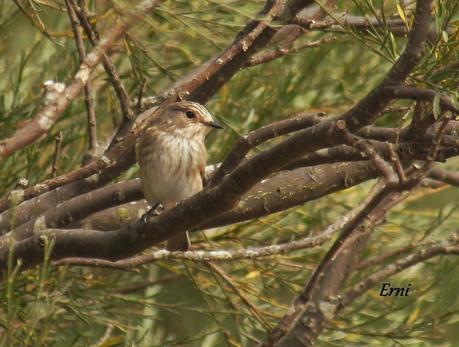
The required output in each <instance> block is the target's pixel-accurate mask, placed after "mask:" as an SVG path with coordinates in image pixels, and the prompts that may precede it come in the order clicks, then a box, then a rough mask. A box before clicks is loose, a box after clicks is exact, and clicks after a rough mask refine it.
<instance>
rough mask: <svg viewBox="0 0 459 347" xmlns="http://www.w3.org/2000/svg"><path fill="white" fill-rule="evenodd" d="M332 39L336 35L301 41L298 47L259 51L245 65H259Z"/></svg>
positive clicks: (333, 39) (334, 38) (334, 39)
mask: <svg viewBox="0 0 459 347" xmlns="http://www.w3.org/2000/svg"><path fill="white" fill-rule="evenodd" d="M333 41H336V36H327V37H324V38H322V39H320V40H317V41H312V42H306V43H303V44H302V45H300V46H298V47H291V48H281V47H279V48H278V49H276V50H273V51H268V52H264V53H260V54H258V55H256V56H254V57H252V58H250V59H249V60H248V61H247V63H246V65H245V66H246V67H252V66H257V65H261V64H266V63H268V62H270V61H273V60H275V59H277V58H280V57H283V56H286V55H290V54H295V53H298V52H299V51H302V50H303V49H306V48H314V47H319V46H321V45H322V44H324V43H329V42H333Z"/></svg>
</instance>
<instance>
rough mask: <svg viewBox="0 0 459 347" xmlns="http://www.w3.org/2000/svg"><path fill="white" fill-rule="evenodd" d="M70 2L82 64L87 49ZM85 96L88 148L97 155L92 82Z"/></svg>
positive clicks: (88, 84)
mask: <svg viewBox="0 0 459 347" xmlns="http://www.w3.org/2000/svg"><path fill="white" fill-rule="evenodd" d="M70 1H71V0H65V5H66V7H67V12H68V15H69V18H70V24H71V25H72V31H73V36H74V37H75V44H76V47H77V50H78V57H79V59H80V64H81V63H83V61H84V60H85V59H86V49H85V47H84V43H83V38H82V36H81V32H80V29H79V25H80V22H79V21H78V17H77V15H76V13H75V10H74V8H73V7H72V4H71V2H70ZM84 94H85V103H86V113H87V122H88V137H89V141H88V147H89V152H90V154H91V155H95V152H96V150H97V147H98V146H99V144H98V142H97V121H96V111H95V108H94V97H93V93H92V84H91V81H88V82H87V83H86V85H85V86H84Z"/></svg>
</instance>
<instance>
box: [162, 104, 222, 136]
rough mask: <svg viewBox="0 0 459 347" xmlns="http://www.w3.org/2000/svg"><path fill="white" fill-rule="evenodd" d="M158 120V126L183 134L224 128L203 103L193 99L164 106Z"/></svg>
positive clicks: (201, 133)
mask: <svg viewBox="0 0 459 347" xmlns="http://www.w3.org/2000/svg"><path fill="white" fill-rule="evenodd" d="M157 120H158V124H157V126H160V127H161V128H162V129H163V130H166V131H178V132H180V133H181V134H182V135H183V136H197V135H206V134H207V133H208V132H209V131H210V130H211V129H212V128H215V129H222V128H223V127H222V126H221V125H220V124H218V123H217V122H216V121H215V120H214V118H213V117H212V115H211V114H210V112H209V111H208V110H207V109H206V108H205V107H204V106H203V105H201V104H198V103H196V102H192V101H180V102H174V103H171V104H168V105H166V106H164V108H162V109H161V111H160V113H159V115H158V119H157Z"/></svg>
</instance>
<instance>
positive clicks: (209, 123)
mask: <svg viewBox="0 0 459 347" xmlns="http://www.w3.org/2000/svg"><path fill="white" fill-rule="evenodd" d="M206 125H208V126H210V127H212V128H215V129H223V126H221V125H220V124H218V123H217V122H214V121H212V122H208V123H206Z"/></svg>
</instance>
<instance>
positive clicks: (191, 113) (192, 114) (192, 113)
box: [185, 111, 196, 119]
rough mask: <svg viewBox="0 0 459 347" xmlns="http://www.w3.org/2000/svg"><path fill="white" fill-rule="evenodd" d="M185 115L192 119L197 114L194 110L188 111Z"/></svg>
mask: <svg viewBox="0 0 459 347" xmlns="http://www.w3.org/2000/svg"><path fill="white" fill-rule="evenodd" d="M185 115H186V116H187V117H188V118H189V119H192V118H194V117H196V114H195V113H194V112H193V111H186V113H185Z"/></svg>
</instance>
